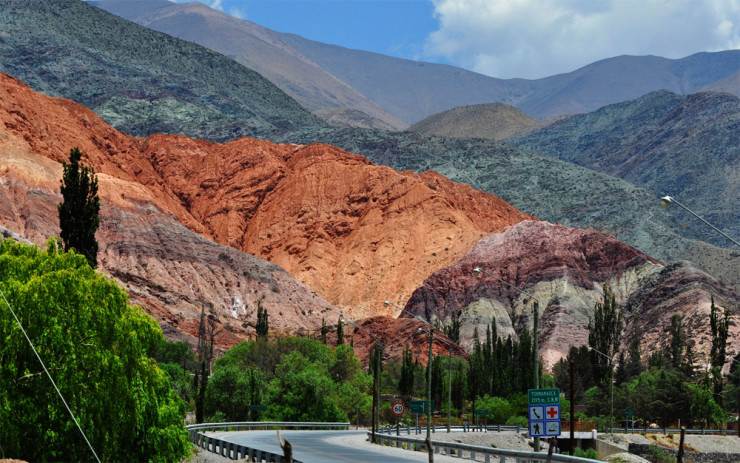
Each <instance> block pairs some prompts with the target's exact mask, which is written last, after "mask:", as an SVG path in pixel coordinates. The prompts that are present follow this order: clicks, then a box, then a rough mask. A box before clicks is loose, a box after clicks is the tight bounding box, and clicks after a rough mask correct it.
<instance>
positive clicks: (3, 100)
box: [0, 75, 530, 345]
mask: <svg viewBox="0 0 740 463" xmlns="http://www.w3.org/2000/svg"><path fill="white" fill-rule="evenodd" d="M73 146H77V147H79V148H80V149H81V151H82V152H83V153H84V157H83V162H84V163H86V164H87V165H90V166H92V167H93V168H94V169H95V170H96V172H97V173H98V176H99V179H100V192H101V199H102V202H103V211H102V220H101V228H100V230H99V232H98V240H99V241H100V242H101V248H100V249H101V251H100V254H99V262H100V263H101V266H102V268H103V269H104V270H105V271H106V272H107V273H109V274H110V275H112V276H114V277H115V278H116V279H118V280H119V281H121V282H122V283H123V284H124V285H125V286H126V287H127V288H128V289H129V291H130V292H131V294H132V298H133V300H134V301H135V302H138V303H141V304H142V305H143V306H145V307H146V309H147V310H148V311H150V312H151V313H153V314H156V316H157V318H158V319H159V320H160V322H161V323H163V325H165V326H166V327H168V328H166V329H167V330H168V332H169V334H170V335H171V336H172V337H175V331H174V330H179V331H182V332H183V333H185V334H186V335H192V334H193V333H194V332H195V330H196V329H197V315H199V313H200V309H201V306H202V305H203V304H205V305H207V306H209V307H213V310H215V311H216V312H217V316H218V317H219V320H220V321H221V323H222V325H223V330H222V332H223V335H222V343H223V344H224V345H226V344H230V343H233V342H237V341H238V340H239V339H243V338H244V337H246V336H248V335H249V333H251V330H252V327H251V325H250V323H251V322H250V321H249V320H250V319H251V318H253V315H254V313H253V312H254V311H255V308H256V303H257V301H259V300H261V301H263V303H264V305H265V306H266V307H267V308H268V310H270V326H271V328H274V329H278V330H285V331H288V332H297V331H300V330H308V331H311V330H315V329H318V327H319V326H320V322H321V319H322V318H325V319H326V320H328V321H330V320H336V319H337V318H338V316H339V313H340V311H342V312H345V313H346V314H347V315H349V316H350V317H351V318H353V319H360V318H364V317H367V316H375V315H387V316H390V315H395V314H397V313H398V310H397V309H394V307H396V306H397V305H398V304H401V303H404V302H405V301H406V299H407V298H408V296H409V295H410V294H411V292H412V291H413V289H414V288H416V287H417V286H418V285H419V284H421V282H422V281H423V279H424V278H426V277H427V276H428V275H429V274H430V273H431V271H433V270H434V269H436V268H439V267H442V266H445V265H449V264H451V263H452V262H454V261H456V260H457V259H459V258H460V257H461V256H462V255H464V254H465V253H466V252H467V251H468V250H469V249H470V248H471V247H472V246H473V245H474V244H475V242H476V241H477V240H479V239H480V238H481V237H483V236H485V235H487V234H488V233H490V232H493V231H497V230H502V229H503V228H505V227H507V226H509V225H512V224H514V223H516V222H518V221H520V220H523V219H527V218H530V217H529V216H527V215H526V214H522V213H520V212H519V211H517V210H516V209H515V208H513V207H512V206H510V205H508V204H507V203H505V202H503V201H502V200H500V199H499V198H497V197H495V196H493V195H489V194H485V193H482V192H480V191H475V190H473V189H472V188H470V187H469V186H467V185H464V184H456V183H453V182H451V181H449V180H447V179H445V178H444V177H442V176H440V175H438V174H435V173H434V172H427V173H424V174H415V173H412V172H396V171H394V170H392V169H390V168H387V167H381V166H376V165H373V164H372V163H370V162H369V161H367V160H366V159H365V158H363V157H361V156H358V155H354V154H350V153H347V152H344V151H342V150H340V149H338V148H334V147H332V146H328V145H319V144H316V145H308V146H303V145H289V144H282V145H280V144H274V143H271V142H267V141H260V140H255V139H250V138H242V139H238V140H235V141H232V142H229V143H226V144H216V143H210V142H206V141H203V140H194V139H190V138H187V137H184V136H178V135H163V134H158V135H152V136H150V137H147V138H137V137H132V136H128V135H126V134H123V133H121V132H118V131H116V130H115V129H113V128H111V127H110V126H109V125H107V124H105V123H104V122H103V121H102V120H101V119H100V118H98V117H97V116H96V115H95V114H93V113H92V112H90V111H89V110H87V109H86V108H84V107H82V106H80V105H78V104H76V103H74V102H71V101H69V100H65V99H53V98H49V97H46V96H44V95H41V94H39V93H36V92H34V91H32V90H31V89H29V88H28V87H27V86H25V85H24V84H23V83H21V82H20V81H18V80H16V79H13V78H11V77H9V76H6V75H0V149H1V150H2V152H3V153H4V156H3V157H2V158H1V159H0V172H2V183H1V184H0V195H2V199H3V201H2V202H0V224H2V225H4V226H5V227H7V228H8V229H10V230H11V231H13V232H15V233H18V234H20V235H23V236H26V237H27V238H28V239H30V240H32V241H33V242H36V243H43V242H45V241H46V240H47V238H48V237H50V236H57V235H58V225H57V224H58V218H57V210H56V205H57V204H58V203H59V202H60V201H61V197H60V196H59V193H58V191H59V181H60V179H61V165H60V164H61V162H63V161H65V160H66V159H67V158H68V153H69V149H70V148H71V147H73ZM196 233H197V234H199V235H201V236H198V235H196ZM209 240H211V241H209ZM217 243H219V244H217ZM239 251H242V252H239ZM245 253H247V254H252V255H256V256H258V257H262V258H264V259H266V260H269V261H270V262H272V264H267V263H266V262H264V261H261V260H259V259H253V258H252V257H251V256H249V255H247V254H245ZM275 264H277V265H275ZM278 266H280V267H278ZM281 267H282V268H281ZM283 269H285V270H286V271H287V272H289V273H290V274H292V275H293V276H295V277H297V278H298V279H299V280H300V281H302V282H303V283H304V284H305V285H306V286H308V287H310V288H311V289H310V290H309V289H308V288H307V287H306V286H304V285H302V284H300V283H298V282H296V281H295V280H293V279H292V278H290V276H289V275H288V274H287V273H285V271H283ZM314 291H315V292H314ZM385 300H390V301H392V302H393V304H392V305H385V304H384V303H383V302H384V301H385ZM170 328H171V329H170Z"/></svg>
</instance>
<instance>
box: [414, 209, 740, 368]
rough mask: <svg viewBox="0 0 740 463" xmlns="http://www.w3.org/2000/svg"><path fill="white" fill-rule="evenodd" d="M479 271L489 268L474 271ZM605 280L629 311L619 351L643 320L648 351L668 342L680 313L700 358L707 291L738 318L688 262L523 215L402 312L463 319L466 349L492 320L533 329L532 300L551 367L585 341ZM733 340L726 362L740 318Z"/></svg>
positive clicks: (735, 332) (732, 297) (735, 333)
mask: <svg viewBox="0 0 740 463" xmlns="http://www.w3.org/2000/svg"><path fill="white" fill-rule="evenodd" d="M476 267H480V268H482V269H483V270H485V271H486V272H488V273H485V272H484V273H481V274H480V276H477V277H476V276H475V275H474V274H473V269H474V268H476ZM491 275H493V276H491ZM502 281H503V282H502ZM504 282H508V283H510V284H511V285H513V286H515V287H516V288H520V289H519V290H518V289H515V288H513V287H511V286H510V285H508V284H506V283H504ZM604 283H607V284H608V285H609V287H610V288H611V290H612V291H613V292H614V293H615V296H616V300H617V303H618V304H619V305H620V306H621V307H622V310H623V314H624V319H625V329H624V331H623V335H622V339H623V342H622V349H626V348H627V345H628V343H629V340H630V339H631V337H632V334H633V333H634V332H635V329H636V327H638V326H639V327H640V329H641V332H642V339H641V348H642V351H643V352H650V351H652V350H654V349H656V348H662V347H664V346H665V345H666V343H667V342H668V336H666V332H667V327H668V326H670V318H671V316H672V315H673V314H674V313H680V314H682V315H683V316H684V326H685V327H686V329H687V332H688V334H689V336H690V337H691V338H692V339H694V341H696V343H697V345H696V350H697V352H698V353H699V355H700V356H702V355H704V354H706V353H707V352H708V351H707V352H704V350H705V348H708V346H709V345H710V344H711V341H710V339H711V338H710V335H709V333H710V328H709V309H710V305H711V303H710V300H711V297H712V296H713V297H714V298H715V304H716V305H717V306H718V307H721V308H724V307H728V308H730V310H731V311H732V313H733V314H734V315H733V316H734V317H735V318H737V316H738V314H739V313H740V311H738V307H740V297H739V296H738V294H737V293H736V292H734V291H733V290H732V289H729V288H727V287H725V286H723V285H722V284H720V283H718V282H717V281H716V280H715V279H713V278H712V277H711V276H709V275H707V274H705V273H703V272H701V271H699V270H697V269H695V268H692V267H691V266H689V264H687V263H677V264H673V265H669V266H665V265H663V264H662V263H660V262H658V261H656V260H654V259H652V258H650V257H649V256H647V255H645V254H643V253H641V252H639V251H638V250H636V249H635V248H633V247H631V246H629V245H626V244H624V243H622V242H620V241H618V240H616V239H615V238H613V237H611V236H608V235H605V234H603V233H600V232H596V231H587V230H581V229H576V228H568V227H562V226H559V225H553V224H549V223H547V222H535V221H524V222H520V223H519V224H517V225H515V226H513V227H511V228H509V229H507V230H506V231H505V232H503V233H497V234H492V235H490V236H488V237H486V238H485V239H483V240H481V241H480V242H479V243H478V244H477V245H476V246H475V247H474V248H473V249H472V250H471V251H470V252H469V253H468V254H467V255H465V256H464V257H463V258H462V259H460V260H459V261H458V262H456V263H455V264H454V265H451V266H449V267H447V268H444V269H441V270H439V271H437V272H435V273H434V274H433V275H432V276H431V277H429V278H428V279H427V280H426V281H425V282H424V285H423V286H422V287H420V288H419V289H417V291H415V292H414V294H413V295H412V296H411V298H410V300H409V302H408V304H407V306H406V312H404V314H403V316H411V315H418V316H421V317H423V318H425V319H427V320H430V321H431V322H437V321H439V322H441V323H449V322H450V321H451V320H452V318H454V317H459V320H460V322H461V328H460V337H461V345H463V346H464V347H466V348H468V350H470V346H471V345H472V343H473V332H474V330H475V329H477V330H478V332H479V333H480V335H481V336H482V337H484V334H485V332H486V327H487V326H490V324H491V321H492V320H494V319H495V320H496V325H497V330H498V333H499V335H500V336H503V337H507V336H509V335H511V336H514V337H515V338H516V337H517V334H518V333H520V332H521V331H522V330H523V329H529V330H531V329H532V327H533V301H532V297H533V298H534V299H536V300H537V301H538V303H539V310H540V321H539V331H540V350H539V352H540V356H541V357H542V358H543V361H544V363H545V366H546V367H548V368H549V367H551V366H552V365H553V364H554V363H555V362H557V361H558V360H559V359H560V358H562V357H564V356H566V355H567V353H568V349H569V348H570V346H573V345H575V346H580V345H583V344H586V343H587V341H588V321H589V317H591V316H592V315H593V308H594V304H595V303H596V302H601V301H602V298H603V291H602V288H603V285H604ZM530 296H531V297H530ZM407 314H408V315H407ZM727 345H728V358H729V356H734V355H736V354H737V353H738V352H739V351H740V326H738V325H737V324H734V325H733V326H731V327H730V336H729V338H728V344H727Z"/></svg>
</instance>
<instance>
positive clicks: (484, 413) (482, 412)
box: [475, 408, 488, 416]
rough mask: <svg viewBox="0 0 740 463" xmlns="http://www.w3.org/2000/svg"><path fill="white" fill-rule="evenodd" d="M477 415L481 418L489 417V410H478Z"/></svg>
mask: <svg viewBox="0 0 740 463" xmlns="http://www.w3.org/2000/svg"><path fill="white" fill-rule="evenodd" d="M475 414H476V415H479V416H483V415H488V410H486V409H485V408H481V409H480V410H476V411H475Z"/></svg>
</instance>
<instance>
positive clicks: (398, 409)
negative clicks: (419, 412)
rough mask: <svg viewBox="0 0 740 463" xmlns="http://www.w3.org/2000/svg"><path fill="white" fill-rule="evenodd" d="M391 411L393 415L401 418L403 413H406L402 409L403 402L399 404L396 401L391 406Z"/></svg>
mask: <svg viewBox="0 0 740 463" xmlns="http://www.w3.org/2000/svg"><path fill="white" fill-rule="evenodd" d="M391 411H392V412H393V414H394V415H396V416H401V415H403V412H405V411H406V407H404V405H403V402H401V401H400V400H396V401H395V402H393V404H392V405H391Z"/></svg>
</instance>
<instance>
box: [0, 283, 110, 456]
mask: <svg viewBox="0 0 740 463" xmlns="http://www.w3.org/2000/svg"><path fill="white" fill-rule="evenodd" d="M0 296H2V298H3V301H5V304H6V305H7V306H8V309H10V313H11V314H13V318H14V319H15V322H16V323H18V327H20V329H21V331H22V332H23V336H25V337H26V341H28V345H30V346H31V349H32V350H33V353H34V354H35V355H36V358H37V359H38V361H39V363H40V364H41V367H42V368H43V369H44V373H46V376H48V377H49V381H51V384H52V386H54V389H55V390H56V391H57V394H59V398H60V399H62V403H64V406H65V408H66V409H67V411H68V412H69V416H71V417H72V420H73V421H74V422H75V425H76V426H77V429H79V430H80V434H82V437H83V438H84V439H85V442H86V443H87V446H88V447H90V451H91V452H92V454H93V456H94V457H95V460H96V461H97V462H98V463H100V458H98V454H97V453H95V449H93V446H92V444H90V441H89V440H88V439H87V436H86V435H85V431H83V430H82V428H81V427H80V423H78V422H77V418H75V415H74V413H72V410H71V409H70V408H69V405H67V401H66V400H64V396H63V395H62V393H61V391H59V388H58V387H57V384H56V383H55V382H54V379H53V378H52V377H51V375H50V374H49V370H47V369H46V365H44V361H43V360H41V356H40V355H39V353H38V351H36V348H35V347H34V346H33V343H32V342H31V338H29V337H28V334H26V330H25V329H23V325H22V324H21V321H20V320H18V317H17V316H16V314H15V311H14V310H13V307H12V306H11V305H10V302H8V300H7V299H6V298H5V293H3V290H2V289H0Z"/></svg>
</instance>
